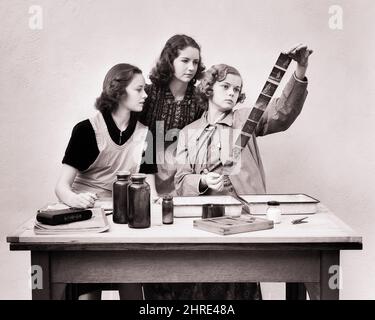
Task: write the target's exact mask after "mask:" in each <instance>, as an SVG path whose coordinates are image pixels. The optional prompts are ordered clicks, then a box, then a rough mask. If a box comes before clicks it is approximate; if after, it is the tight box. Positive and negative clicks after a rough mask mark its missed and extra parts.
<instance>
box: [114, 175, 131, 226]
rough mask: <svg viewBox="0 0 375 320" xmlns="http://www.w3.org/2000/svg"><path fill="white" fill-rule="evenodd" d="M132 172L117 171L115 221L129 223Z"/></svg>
mask: <svg viewBox="0 0 375 320" xmlns="http://www.w3.org/2000/svg"><path fill="white" fill-rule="evenodd" d="M129 184H130V172H129V171H119V172H117V180H116V181H115V182H114V183H113V222H114V223H122V224H126V223H128V186H129Z"/></svg>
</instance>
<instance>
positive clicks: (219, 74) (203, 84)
mask: <svg viewBox="0 0 375 320" xmlns="http://www.w3.org/2000/svg"><path fill="white" fill-rule="evenodd" d="M228 74H234V75H236V76H239V77H241V74H240V73H239V72H238V70H237V69H236V68H234V67H231V66H228V65H227V64H215V65H213V66H212V67H211V68H209V69H208V70H207V71H206V72H205V73H204V74H203V77H202V79H201V81H200V83H199V85H198V86H197V88H196V96H197V98H198V100H199V102H200V103H199V105H200V106H201V107H202V108H203V109H205V110H207V108H208V101H209V100H210V98H211V97H212V95H213V86H214V84H215V83H216V82H221V81H223V80H224V79H225V78H226V77H227V75H228ZM241 78H242V77H241ZM245 99H246V95H245V93H244V92H242V84H241V90H240V94H239V96H238V99H237V102H236V103H242V102H244V101H245Z"/></svg>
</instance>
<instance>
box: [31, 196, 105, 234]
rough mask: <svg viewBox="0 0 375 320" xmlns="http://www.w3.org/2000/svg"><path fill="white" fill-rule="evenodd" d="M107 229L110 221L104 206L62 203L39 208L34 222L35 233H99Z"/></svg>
mask: <svg viewBox="0 0 375 320" xmlns="http://www.w3.org/2000/svg"><path fill="white" fill-rule="evenodd" d="M43 222H47V223H43ZM61 222H62V223H61ZM107 230H109V223H108V219H107V217H106V215H105V211H104V209H103V208H100V207H96V208H89V209H76V208H73V209H72V208H70V207H68V206H66V205H64V204H61V203H57V204H52V205H48V206H46V207H44V208H43V209H40V210H38V213H37V216H36V219H35V224H34V232H35V234H40V235H42V234H49V235H51V234H73V233H76V234H84V233H98V232H104V231H107Z"/></svg>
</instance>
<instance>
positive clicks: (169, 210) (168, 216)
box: [162, 194, 173, 224]
mask: <svg viewBox="0 0 375 320" xmlns="http://www.w3.org/2000/svg"><path fill="white" fill-rule="evenodd" d="M162 213H163V224H172V223H173V197H172V196H171V195H170V194H166V195H164V196H163V202H162Z"/></svg>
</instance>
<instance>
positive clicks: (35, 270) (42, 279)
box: [31, 251, 51, 300]
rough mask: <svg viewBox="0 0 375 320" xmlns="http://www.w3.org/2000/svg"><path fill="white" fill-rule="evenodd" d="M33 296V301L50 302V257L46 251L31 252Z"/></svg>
mask: <svg viewBox="0 0 375 320" xmlns="http://www.w3.org/2000/svg"><path fill="white" fill-rule="evenodd" d="M31 296H32V299H33V300H49V299H50V298H51V285H50V256H49V253H48V252H46V251H31Z"/></svg>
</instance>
